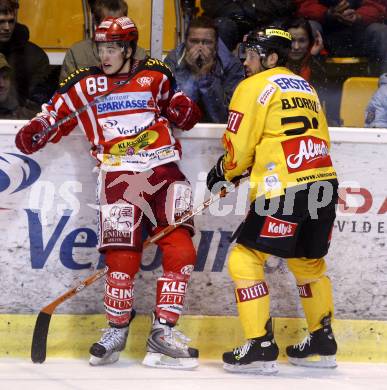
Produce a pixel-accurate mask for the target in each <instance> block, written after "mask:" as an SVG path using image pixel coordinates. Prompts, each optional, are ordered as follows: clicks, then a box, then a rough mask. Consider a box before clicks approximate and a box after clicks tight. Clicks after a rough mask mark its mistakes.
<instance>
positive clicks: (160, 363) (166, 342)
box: [142, 315, 199, 370]
mask: <svg viewBox="0 0 387 390" xmlns="http://www.w3.org/2000/svg"><path fill="white" fill-rule="evenodd" d="M160 321H163V320H159V319H158V318H155V316H154V315H153V326H152V330H151V332H150V335H149V337H148V341H147V354H146V356H145V358H144V360H143V362H142V363H143V364H144V365H145V366H149V367H157V368H173V369H180V370H189V369H193V368H195V367H197V366H198V365H199V362H198V357H199V351H198V350H197V349H195V348H190V347H188V345H187V344H188V343H189V342H190V341H191V340H190V339H189V338H188V337H186V336H185V335H184V334H183V333H181V332H179V331H178V330H176V329H175V328H174V327H173V326H171V325H169V324H167V323H165V324H164V323H161V322H160Z"/></svg>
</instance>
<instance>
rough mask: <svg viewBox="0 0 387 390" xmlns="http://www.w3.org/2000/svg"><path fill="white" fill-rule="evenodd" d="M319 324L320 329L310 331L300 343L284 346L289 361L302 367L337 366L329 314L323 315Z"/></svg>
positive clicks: (335, 348)
mask: <svg viewBox="0 0 387 390" xmlns="http://www.w3.org/2000/svg"><path fill="white" fill-rule="evenodd" d="M321 325H322V328H321V329H318V330H316V331H314V332H313V333H310V334H309V335H308V336H306V337H305V339H304V340H302V341H301V343H299V344H296V345H289V346H288V347H287V348H286V354H287V355H288V360H289V362H290V363H292V364H294V365H296V366H304V367H320V368H335V367H337V364H336V352H337V344H336V340H335V337H334V335H333V332H332V328H331V316H330V315H329V316H326V317H324V318H323V319H322V320H321Z"/></svg>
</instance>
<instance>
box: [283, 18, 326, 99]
mask: <svg viewBox="0 0 387 390" xmlns="http://www.w3.org/2000/svg"><path fill="white" fill-rule="evenodd" d="M287 25H288V31H289V33H290V34H291V35H292V38H293V40H292V48H291V50H290V53H289V59H288V63H287V67H288V68H289V69H290V70H291V71H292V72H294V73H295V74H298V75H300V76H301V77H303V78H304V79H305V80H307V81H310V82H311V84H312V85H313V86H314V87H315V88H316V90H317V92H318V95H319V97H320V99H321V100H323V101H325V99H326V97H327V79H328V77H327V73H326V70H325V67H324V62H325V58H324V56H322V55H320V52H321V50H322V49H323V46H324V45H323V42H322V38H321V34H320V32H319V31H318V30H317V31H316V37H314V35H313V32H312V28H311V25H310V23H309V22H308V21H307V20H306V19H304V18H294V19H291V20H290V21H289V22H288V24H287Z"/></svg>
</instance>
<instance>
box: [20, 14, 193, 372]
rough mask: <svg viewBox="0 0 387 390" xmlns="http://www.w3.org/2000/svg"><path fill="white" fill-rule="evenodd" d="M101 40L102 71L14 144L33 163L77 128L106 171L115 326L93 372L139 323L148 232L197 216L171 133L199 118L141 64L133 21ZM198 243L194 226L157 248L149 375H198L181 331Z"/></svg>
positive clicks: (102, 216)
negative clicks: (185, 371) (154, 370)
mask: <svg viewBox="0 0 387 390" xmlns="http://www.w3.org/2000/svg"><path fill="white" fill-rule="evenodd" d="M94 40H95V42H96V46H97V50H98V54H99V58H100V61H101V69H100V68H88V69H83V70H80V71H79V72H77V73H76V74H74V75H73V76H72V77H69V78H68V79H67V80H66V82H63V83H62V84H61V86H60V88H59V90H58V91H57V92H56V93H55V94H54V96H53V97H52V99H51V100H50V101H49V102H48V103H47V104H45V105H43V111H42V112H41V113H40V114H38V116H36V117H35V118H34V119H32V120H31V121H30V122H29V123H28V124H27V125H25V126H24V127H23V128H22V129H21V130H20V131H19V132H18V133H17V135H16V139H15V142H16V146H17V147H18V149H19V150H20V151H22V152H23V153H26V154H31V153H35V152H37V151H38V150H39V149H41V148H43V147H44V146H46V144H47V143H48V142H52V143H57V142H58V141H59V140H60V139H61V138H62V137H64V136H67V135H69V134H70V133H71V132H72V130H73V129H74V128H75V127H76V126H78V127H80V129H81V130H82V131H83V132H84V133H85V135H86V137H87V139H88V141H89V142H90V145H91V155H92V156H93V157H94V158H95V159H96V161H97V165H98V167H99V177H98V184H97V193H98V199H99V217H98V221H99V223H98V229H99V250H100V251H101V252H103V253H105V262H106V267H107V274H106V280H105V294H104V298H103V300H104V306H105V311H106V317H107V320H108V322H109V328H107V329H105V332H104V334H103V335H102V338H101V339H100V340H99V341H98V342H96V343H94V344H93V345H92V346H91V348H90V355H91V356H90V364H91V365H103V364H110V363H114V362H116V361H117V360H118V359H119V355H120V352H121V351H122V350H123V349H124V348H125V345H126V340H127V337H128V332H129V324H130V322H131V321H132V319H133V318H134V316H135V311H134V309H133V296H134V279H135V276H136V274H137V272H138V271H139V269H140V263H141V254H142V249H143V237H142V232H143V228H144V229H146V230H147V231H148V233H149V234H150V235H154V234H157V233H158V232H159V231H161V230H162V229H163V228H165V227H166V226H168V225H170V224H173V223H174V221H175V219H176V218H177V217H178V216H179V215H182V214H183V213H185V212H187V211H189V210H190V208H191V207H192V204H191V203H186V209H184V210H183V209H182V208H181V207H179V208H177V207H176V204H177V203H178V201H179V196H181V194H183V193H186V192H187V191H188V192H189V193H190V194H191V186H190V184H189V182H188V181H187V179H186V178H185V176H184V175H183V173H182V172H181V171H180V170H179V168H178V166H177V164H176V162H177V161H178V160H180V158H181V146H180V143H179V141H178V140H177V139H176V138H175V137H174V136H173V129H172V124H173V125H175V126H177V127H180V128H181V129H182V130H189V129H191V128H192V127H193V126H194V125H195V124H196V122H197V121H198V120H199V118H200V110H199V109H198V107H197V106H196V104H195V103H194V102H193V101H192V100H191V99H189V98H188V97H187V96H185V95H184V94H183V93H181V92H176V90H175V80H174V78H173V75H172V73H171V71H170V69H169V68H168V66H167V65H165V64H164V63H163V62H162V61H159V60H157V59H154V58H148V59H144V60H142V61H140V60H137V59H135V58H134V53H135V51H136V46H137V41H138V30H137V27H136V26H135V24H134V23H133V21H132V20H131V19H130V18H128V17H119V18H110V17H109V18H106V19H104V20H103V21H102V23H101V24H100V25H99V26H98V28H97V29H96V32H95V36H94ZM85 104H88V108H87V110H85ZM74 113H78V115H77V116H74ZM65 118H67V119H68V120H65ZM61 120H63V121H61ZM58 122H61V124H60V125H59V126H57V127H55V123H58ZM133 194H136V195H137V196H135V197H133ZM186 197H187V196H186ZM141 206H144V207H141ZM192 233H193V226H192V221H191V222H190V221H188V222H186V223H183V224H180V225H179V226H178V227H177V228H176V229H175V230H173V231H172V232H171V233H169V234H167V235H165V236H163V237H162V238H160V239H159V240H158V241H157V245H158V246H159V247H160V249H161V251H162V253H163V271H164V273H163V275H162V277H159V278H158V280H157V288H156V290H157V292H156V306H155V309H154V315H153V324H152V329H151V333H150V335H149V338H148V342H147V354H146V356H145V359H144V361H143V364H145V365H147V366H152V367H161V368H162V367H172V368H194V367H196V366H197V365H198V361H197V358H198V350H196V349H194V348H190V347H188V345H187V343H188V341H187V338H186V337H185V336H184V335H182V334H181V333H179V332H178V331H176V330H175V328H174V327H175V324H176V323H177V321H178V319H179V317H180V315H181V313H182V311H183V307H184V298H185V294H186V291H187V285H188V281H189V279H190V275H191V273H192V271H193V268H194V264H195V261H196V253H195V248H194V246H193V244H192V239H191V234H192ZM170 286H175V288H172V289H171V288H170Z"/></svg>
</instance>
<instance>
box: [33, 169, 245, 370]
mask: <svg viewBox="0 0 387 390" xmlns="http://www.w3.org/2000/svg"><path fill="white" fill-rule="evenodd" d="M245 177H247V175H245V176H241V177H238V179H237V180H235V182H233V186H227V187H223V188H222V189H221V190H220V191H219V192H218V193H217V194H215V195H213V196H211V197H210V198H208V199H207V200H206V201H205V202H204V203H202V204H201V205H200V206H198V207H197V208H196V209H194V210H192V211H188V212H186V213H185V214H183V215H182V216H181V217H180V218H178V219H177V220H176V221H175V223H174V224H173V225H168V226H167V227H165V228H164V229H162V230H161V231H159V232H158V233H157V234H155V235H154V236H152V237H150V238H148V239H147V240H146V241H145V242H144V244H143V248H146V247H147V246H149V245H150V244H152V243H154V242H156V241H157V240H159V239H160V238H162V237H164V236H166V235H167V234H168V233H170V232H171V231H173V230H175V229H176V228H177V227H178V226H179V225H181V224H183V223H184V222H187V221H188V220H189V219H191V218H192V217H193V216H194V215H197V214H199V213H200V212H201V211H203V210H205V209H206V208H208V207H209V206H210V205H211V204H213V203H215V202H217V201H218V200H219V199H220V198H223V197H224V196H226V195H227V193H229V192H231V191H232V189H233V188H235V187H237V186H238V185H239V183H240V181H241V180H242V179H244V178H245ZM106 272H107V270H106V268H105V269H102V270H99V271H98V272H96V273H94V274H93V275H91V276H89V277H88V278H86V279H84V280H82V281H81V282H80V283H78V285H77V286H75V287H73V288H72V289H71V290H68V291H67V292H65V293H64V294H62V295H61V296H60V297H58V298H56V299H55V300H54V301H52V302H51V303H50V304H48V305H47V306H45V307H43V309H42V310H41V311H40V312H39V314H38V317H37V319H36V322H35V327H34V333H33V336H32V345H31V360H32V361H33V362H34V363H43V362H44V361H45V360H46V354H47V337H48V330H49V326H50V321H51V316H52V314H53V313H54V311H55V309H56V308H57V307H58V306H59V305H60V304H62V303H63V302H65V301H67V300H68V299H70V298H72V297H73V296H74V295H76V294H78V293H79V292H80V291H82V290H83V289H84V288H86V287H87V286H90V285H91V284H93V283H94V282H95V281H97V280H98V279H100V278H102V277H103V276H104V275H105V274H106Z"/></svg>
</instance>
